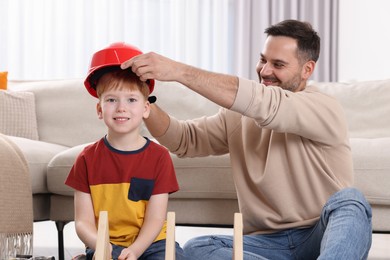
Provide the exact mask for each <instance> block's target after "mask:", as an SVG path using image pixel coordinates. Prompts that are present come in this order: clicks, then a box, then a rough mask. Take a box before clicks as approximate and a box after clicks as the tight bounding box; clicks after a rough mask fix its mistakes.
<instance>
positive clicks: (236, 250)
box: [233, 213, 244, 260]
mask: <svg viewBox="0 0 390 260" xmlns="http://www.w3.org/2000/svg"><path fill="white" fill-rule="evenodd" d="M242 233H243V224H242V214H241V213H234V230H233V236H234V238H233V260H242V259H243V258H244V252H243V251H244V250H243V234H242Z"/></svg>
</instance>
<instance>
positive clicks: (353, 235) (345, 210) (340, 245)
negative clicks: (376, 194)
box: [318, 188, 372, 260]
mask: <svg viewBox="0 0 390 260" xmlns="http://www.w3.org/2000/svg"><path fill="white" fill-rule="evenodd" d="M371 217H372V214H371V206H370V205H369V204H368V202H367V200H366V199H365V198H364V195H363V194H362V193H361V192H360V191H358V190H357V189H354V188H347V189H343V190H341V191H339V192H337V193H335V194H334V195H333V196H331V197H330V199H329V200H328V202H327V203H326V204H325V206H324V208H323V211H322V214H321V219H320V222H319V224H320V226H322V227H323V228H324V230H325V232H324V236H323V238H322V241H321V254H320V257H319V258H318V259H353V260H357V259H366V258H367V256H368V251H369V250H370V247H371V239H372V227H371Z"/></svg>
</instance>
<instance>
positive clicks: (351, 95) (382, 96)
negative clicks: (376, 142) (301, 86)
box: [311, 79, 390, 138]
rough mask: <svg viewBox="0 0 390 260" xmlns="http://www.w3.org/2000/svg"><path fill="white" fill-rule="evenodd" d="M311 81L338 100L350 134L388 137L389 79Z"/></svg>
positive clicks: (389, 133) (366, 136) (389, 132)
mask: <svg viewBox="0 0 390 260" xmlns="http://www.w3.org/2000/svg"><path fill="white" fill-rule="evenodd" d="M311 84H312V85H315V86H317V87H318V88H319V89H320V90H321V91H322V92H325V93H327V94H329V95H332V96H334V97H335V98H336V99H338V100H339V101H340V103H341V105H342V106H343V108H344V111H345V114H346V118H347V122H348V126H349V132H350V137H352V138H381V137H390V131H389V129H390V117H389V115H388V112H389V111H390V102H389V100H390V79H387V80H373V81H360V82H349V83H339V82H331V83H329V82H321V83H311Z"/></svg>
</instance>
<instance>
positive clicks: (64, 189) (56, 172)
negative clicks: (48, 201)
mask: <svg viewBox="0 0 390 260" xmlns="http://www.w3.org/2000/svg"><path fill="white" fill-rule="evenodd" d="M89 144H91V143H87V144H82V145H77V146H75V147H72V148H69V149H67V150H65V151H62V152H60V153H58V154H57V155H56V156H54V157H53V159H52V160H51V161H50V163H49V165H48V166H47V186H48V189H49V191H50V192H51V193H54V194H58V195H64V196H73V191H74V190H73V189H72V188H71V187H69V186H67V185H65V180H66V178H67V177H68V174H69V171H70V169H71V168H72V166H73V164H74V162H75V160H76V158H77V156H78V155H79V154H80V153H81V151H82V150H83V149H84V147H85V146H87V145H89Z"/></svg>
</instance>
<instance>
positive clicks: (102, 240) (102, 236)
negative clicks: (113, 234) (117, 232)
mask: <svg viewBox="0 0 390 260" xmlns="http://www.w3.org/2000/svg"><path fill="white" fill-rule="evenodd" d="M110 253H111V252H110V235H109V227H108V212H107V211H100V213H99V223H98V233H97V241H96V250H95V255H94V259H95V260H109V259H111V254H110Z"/></svg>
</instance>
